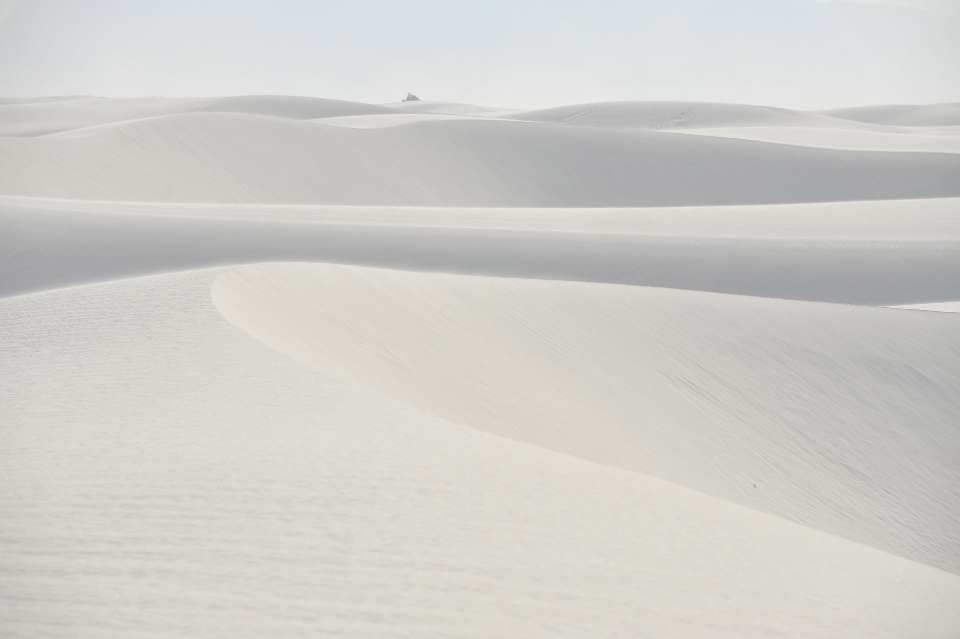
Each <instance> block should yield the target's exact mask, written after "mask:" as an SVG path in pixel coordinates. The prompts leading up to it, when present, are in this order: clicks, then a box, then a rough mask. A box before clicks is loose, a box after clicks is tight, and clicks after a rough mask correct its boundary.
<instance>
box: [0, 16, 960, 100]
mask: <svg viewBox="0 0 960 639" xmlns="http://www.w3.org/2000/svg"><path fill="white" fill-rule="evenodd" d="M911 1H912V2H914V4H917V5H918V6H925V7H926V8H927V9H929V10H931V11H933V12H934V13H950V12H951V10H952V8H953V7H957V11H956V13H960V2H957V1H956V0H901V3H903V2H906V3H910V2H911ZM4 5H6V7H7V8H10V7H13V9H12V11H9V15H8V17H7V19H6V21H5V22H4V23H3V24H2V26H0V96H4V97H26V96H40V95H69V94H92V95H105V96H142V95H236V94H251V93H259V94H263V93H279V94H295V95H313V96H320V97H332V98H340V99H347V100H359V101H365V102H389V101H394V100H397V99H399V98H400V97H402V96H404V95H406V93H407V91H412V92H414V93H417V94H418V95H420V97H422V98H425V99H443V100H452V101H459V102H470V103H477V104H486V105H493V106H504V107H541V106H552V105H557V104H570V103H579V102H592V101H601V100H712V101H723V102H747V103H754V104H770V105H776V106H785V107H794V108H827V107H834V106H849V105H856V104H871V103H929V102H955V101H960V17H949V16H946V17H945V16H935V15H932V13H930V12H924V11H919V10H915V9H910V8H904V7H897V6H886V5H877V4H851V3H848V2H831V3H822V2H817V1H815V0H664V1H657V2H654V1H643V0H635V1H633V2H624V1H606V2H605V1H602V0H593V1H589V2H587V1H577V2H574V1H564V0H554V1H551V2H547V1H542V0H476V1H465V2H453V1H450V0H446V1H437V0H433V1H431V0H406V1H393V2H389V1H385V0H352V1H350V2H319V1H312V2H311V1H306V0H233V1H227V0H162V1H160V0H157V1H154V2H147V1H137V0H21V1H20V2H19V3H17V4H16V5H15V6H14V3H12V2H11V1H10V0H0V17H2V16H3V14H4V13H5V12H4Z"/></svg>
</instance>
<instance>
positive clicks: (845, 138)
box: [367, 116, 960, 153]
mask: <svg viewBox="0 0 960 639" xmlns="http://www.w3.org/2000/svg"><path fill="white" fill-rule="evenodd" d="M367 117H390V116H367ZM942 128H944V129H950V130H949V131H942V132H938V131H934V132H931V133H929V134H919V133H913V132H911V133H902V132H899V131H898V132H887V131H851V130H847V129H836V128H832V129H822V128H816V127H812V126H807V127H753V126H743V127H728V128H720V127H717V128H703V129H675V130H677V131H684V132H689V133H696V134H699V135H715V136H718V137H724V138H739V139H741V140H756V141H758V142H775V143H777V144H795V145H799V146H812V147H818V148H821V149H846V150H854V151H911V152H929V153H960V135H957V132H956V131H953V130H952V128H953V127H942Z"/></svg>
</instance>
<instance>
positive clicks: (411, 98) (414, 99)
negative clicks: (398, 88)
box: [403, 93, 420, 102]
mask: <svg viewBox="0 0 960 639" xmlns="http://www.w3.org/2000/svg"><path fill="white" fill-rule="evenodd" d="M403 101H404V102H419V101H420V98H418V97H417V96H415V95H414V94H412V93H408V94H407V97H405V98H404V99H403Z"/></svg>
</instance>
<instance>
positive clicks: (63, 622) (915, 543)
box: [0, 96, 960, 639]
mask: <svg viewBox="0 0 960 639" xmlns="http://www.w3.org/2000/svg"><path fill="white" fill-rule="evenodd" d="M0 296H2V297H0V352H2V361H3V365H2V368H0V406H2V407H3V408H2V411H3V420H2V421H3V428H2V429H0V456H2V461H0V467H2V474H3V488H2V490H0V512H2V513H3V514H2V517H0V520H2V523H0V546H2V549H3V551H2V554H0V576H2V579H0V610H2V611H3V612H2V613H0V614H2V616H0V634H2V635H4V636H8V637H48V636H49V637H54V636H55V637H80V636H97V637H161V636H162V637H172V636H184V637H186V636H191V637H192V636H196V637H211V636H231V637H262V636H277V637H279V636H291V637H292V636H328V637H335V636H337V637H339V636H342V637H387V636H398V637H399V636H403V637H494V636H496V637H507V636H511V637H520V636H522V637H554V636H569V637H574V636H577V637H587V636H594V637H601V636H602V637H640V636H650V637H678V638H679V637H731V638H732V637H837V638H844V639H849V638H853V637H864V638H875V637H903V638H917V637H941V638H944V639H948V638H951V637H957V636H960V314H957V312H958V311H960V104H940V105H927V106H877V107H864V108H851V109H839V110H828V111H796V110H788V109H781V108H771V107H759V106H749V105H737V104H721V103H698V102H609V103H591V104H583V105H574V106H568V107H559V108H550V109H541V110H533V111H525V110H514V109H505V108H493V107H480V106H471V105H464V104H455V103H447V102H435V101H427V100H409V101H404V102H399V103H393V104H365V103H356V102H346V101H338V100H328V99H319V98H300V97H284V96H250V97H231V98H196V99H193V98H190V99H187V98H183V99H180V98H176V99H175V98H143V99H106V98H87V97H69V98H57V99H44V100H31V99H8V100H5V101H3V103H2V104H0Z"/></svg>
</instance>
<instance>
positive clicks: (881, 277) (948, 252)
mask: <svg viewBox="0 0 960 639" xmlns="http://www.w3.org/2000/svg"><path fill="white" fill-rule="evenodd" d="M958 210H960V201H958V200H956V199H945V200H901V201H876V202H829V203H821V204H793V205H770V206H752V207H692V208H684V207H677V208H666V209H557V208H535V209H497V208H484V209H476V208H474V209H469V208H468V209H457V208H446V207H433V208H405V207H382V208H380V207H320V206H272V205H246V206H245V205H210V204H208V205H199V204H125V203H121V202H114V203H107V202H84V201H58V200H43V199H27V198H0V296H7V295H16V294H22V293H28V292H34V291H40V290H45V289H51V288H59V287H64V286H71V285H77V284H84V283H89V282H97V281H103V280H110V279H118V278H122V277H133V276H139V275H147V274H150V273H162V272H166V271H180V270H189V269H195V268H202V267H209V266H219V265H227V264H243V263H250V262H262V261H285V260H286V261H303V260H314V261H323V262H339V263H346V264H357V265H367V266H380V267H387V268H402V269H408V270H422V271H434V272H447V273H467V274H478V275H497V276H506V277H521V278H522V277H527V278H530V277H532V278H540V279H562V280H579V281H594V282H613V283H620V284H641V285H646V286H662V287H671V288H683V289H693V290H705V291H716V292H725V293H737V294H740V295H759V296H763V297H779V298H789V299H804V300H819V301H829V302H844V303H852V304H874V305H898V304H911V303H913V304H918V303H925V302H942V301H948V300H957V299H960V278H957V276H956V274H957V273H958V272H960V216H958V214H957V212H958Z"/></svg>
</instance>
